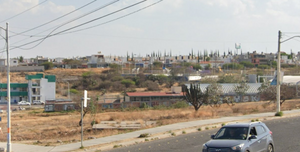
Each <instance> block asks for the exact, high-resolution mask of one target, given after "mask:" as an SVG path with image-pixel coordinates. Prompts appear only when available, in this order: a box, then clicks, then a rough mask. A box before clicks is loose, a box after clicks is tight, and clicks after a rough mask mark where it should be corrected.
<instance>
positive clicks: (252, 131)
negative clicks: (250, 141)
mask: <svg viewBox="0 0 300 152" xmlns="http://www.w3.org/2000/svg"><path fill="white" fill-rule="evenodd" d="M250 135H251V136H252V135H254V136H257V133H256V129H255V127H252V128H251V130H250Z"/></svg>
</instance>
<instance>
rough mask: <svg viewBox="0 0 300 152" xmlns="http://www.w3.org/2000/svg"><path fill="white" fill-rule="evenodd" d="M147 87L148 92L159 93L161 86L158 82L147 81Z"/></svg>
mask: <svg viewBox="0 0 300 152" xmlns="http://www.w3.org/2000/svg"><path fill="white" fill-rule="evenodd" d="M145 85H146V86H147V90H148V91H159V90H160V89H159V86H158V84H157V83H156V82H153V81H149V80H147V81H146V82H145Z"/></svg>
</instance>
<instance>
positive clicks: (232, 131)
mask: <svg viewBox="0 0 300 152" xmlns="http://www.w3.org/2000/svg"><path fill="white" fill-rule="evenodd" d="M248 133H249V128H248V127H223V128H221V129H220V130H219V131H218V132H217V133H216V135H215V137H214V139H233V140H246V139H247V138H248Z"/></svg>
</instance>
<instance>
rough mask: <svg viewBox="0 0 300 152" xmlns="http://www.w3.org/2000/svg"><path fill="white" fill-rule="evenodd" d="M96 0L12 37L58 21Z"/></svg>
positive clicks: (94, 0)
mask: <svg viewBox="0 0 300 152" xmlns="http://www.w3.org/2000/svg"><path fill="white" fill-rule="evenodd" d="M96 1H97V0H93V1H91V2H89V3H87V4H85V5H83V6H81V7H79V8H77V9H75V10H73V11H71V12H69V13H66V14H64V15H62V16H60V17H58V18H55V19H53V20H51V21H48V22H46V23H43V24H41V25H39V26H36V27H34V28H31V29H29V30H26V31H23V32H21V33H16V34H15V35H12V36H10V38H11V37H14V36H17V35H21V34H24V33H27V32H29V31H32V30H35V29H37V28H40V27H42V26H45V25H47V24H49V23H52V22H54V21H57V20H59V19H61V18H63V17H65V16H67V15H70V14H72V13H74V12H76V11H78V10H80V9H82V8H84V7H86V6H88V5H91V4H92V3H94V2H96ZM25 36H28V35H25Z"/></svg>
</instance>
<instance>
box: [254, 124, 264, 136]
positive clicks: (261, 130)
mask: <svg viewBox="0 0 300 152" xmlns="http://www.w3.org/2000/svg"><path fill="white" fill-rule="evenodd" d="M255 128H256V131H257V134H258V135H261V134H263V133H264V132H266V130H265V128H264V127H263V126H256V127H255Z"/></svg>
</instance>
